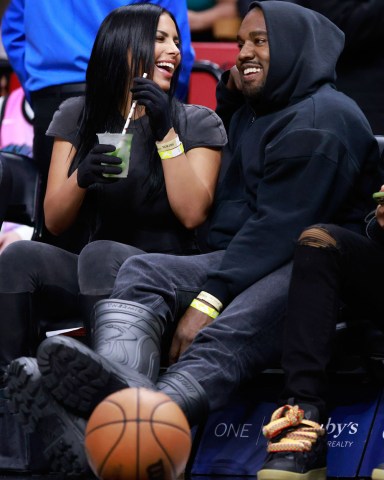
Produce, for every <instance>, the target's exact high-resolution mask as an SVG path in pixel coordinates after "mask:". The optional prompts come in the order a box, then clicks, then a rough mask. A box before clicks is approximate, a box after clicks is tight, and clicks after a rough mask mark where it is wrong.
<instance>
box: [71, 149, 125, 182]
mask: <svg viewBox="0 0 384 480" xmlns="http://www.w3.org/2000/svg"><path fill="white" fill-rule="evenodd" d="M114 151H115V147H114V146H113V145H96V146H95V147H93V148H92V150H91V151H90V152H89V153H88V155H87V156H86V157H85V158H84V160H83V161H82V162H81V163H80V165H79V166H78V168H77V184H78V185H79V187H81V188H88V187H89V186H90V185H92V184H94V183H111V181H115V180H116V179H112V178H109V177H108V178H107V177H104V176H103V174H104V173H107V174H114V175H118V174H119V173H121V172H122V169H121V167H120V164H121V158H119V157H114V156H113V155H106V153H111V152H114Z"/></svg>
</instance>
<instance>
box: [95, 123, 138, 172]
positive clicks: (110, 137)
mask: <svg viewBox="0 0 384 480" xmlns="http://www.w3.org/2000/svg"><path fill="white" fill-rule="evenodd" d="M132 136H133V135H132V133H108V132H106V133H98V134H97V138H98V139H99V143H100V144H104V145H114V146H115V147H116V150H115V151H114V152H111V153H106V155H113V156H114V157H119V158H121V165H119V166H120V167H121V168H122V169H123V171H122V172H121V173H118V174H113V173H103V175H104V177H113V178H126V177H127V175H128V168H129V158H130V156H131V144H132Z"/></svg>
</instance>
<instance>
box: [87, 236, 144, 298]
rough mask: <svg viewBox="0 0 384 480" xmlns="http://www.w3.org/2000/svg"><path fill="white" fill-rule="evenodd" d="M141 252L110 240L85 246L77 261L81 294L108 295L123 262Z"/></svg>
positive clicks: (97, 241) (98, 241)
mask: <svg viewBox="0 0 384 480" xmlns="http://www.w3.org/2000/svg"><path fill="white" fill-rule="evenodd" d="M140 253H142V251H141V250H139V249H137V248H135V247H131V246H129V245H125V244H123V243H118V242H114V241H111V240H96V241H94V242H91V243H89V244H88V245H86V246H85V247H84V248H83V250H82V251H81V252H80V255H79V260H78V278H79V286H80V291H81V293H83V294H85V295H98V294H109V293H110V292H111V290H112V287H113V284H114V282H115V279H116V276H117V273H118V271H119V269H120V267H121V265H122V264H123V263H124V261H125V260H126V259H127V258H129V257H131V256H133V255H137V254H140Z"/></svg>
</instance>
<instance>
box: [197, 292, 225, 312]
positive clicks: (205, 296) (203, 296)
mask: <svg viewBox="0 0 384 480" xmlns="http://www.w3.org/2000/svg"><path fill="white" fill-rule="evenodd" d="M197 299H198V300H204V301H205V302H207V303H209V304H210V305H212V307H213V308H214V309H215V310H217V311H218V312H221V310H222V309H223V304H222V303H221V302H220V300H219V299H218V298H216V297H214V296H213V295H211V294H210V293H208V292H204V291H201V292H200V293H199V294H198V296H197Z"/></svg>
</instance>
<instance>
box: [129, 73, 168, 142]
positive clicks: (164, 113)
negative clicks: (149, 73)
mask: <svg viewBox="0 0 384 480" xmlns="http://www.w3.org/2000/svg"><path fill="white" fill-rule="evenodd" d="M131 92H132V94H133V96H132V99H133V100H134V101H137V103H138V104H139V105H143V106H144V107H145V111H146V114H147V115H148V118H149V125H150V127H151V130H152V133H153V135H154V137H155V139H156V141H161V140H163V138H164V137H165V136H166V135H167V133H168V132H169V130H170V129H171V128H172V118H171V108H170V103H169V96H168V95H167V93H165V92H164V91H163V90H162V89H161V88H160V87H159V85H157V83H155V82H154V81H153V80H150V79H149V78H142V77H137V78H135V80H134V86H133V87H132V88H131Z"/></svg>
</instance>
